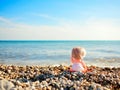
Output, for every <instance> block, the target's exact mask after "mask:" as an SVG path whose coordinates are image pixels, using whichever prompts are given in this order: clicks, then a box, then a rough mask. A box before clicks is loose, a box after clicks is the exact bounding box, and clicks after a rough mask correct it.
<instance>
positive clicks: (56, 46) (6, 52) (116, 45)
mask: <svg viewBox="0 0 120 90" xmlns="http://www.w3.org/2000/svg"><path fill="white" fill-rule="evenodd" d="M78 46H79V47H84V48H85V49H86V52H87V54H86V57H85V58H84V59H83V60H84V62H85V63H86V64H87V65H88V66H90V65H95V66H99V67H120V41H119V40H118V41H67V40H64V41H62V40H58V41H57V40H56V41H50V40H48V41H47V40H41V41H30V40H29V41H9V40H8V41H4V40H2V41H0V64H7V65H41V66H44V65H47V66H48V65H70V64H71V62H70V57H71V51H72V48H73V47H78Z"/></svg>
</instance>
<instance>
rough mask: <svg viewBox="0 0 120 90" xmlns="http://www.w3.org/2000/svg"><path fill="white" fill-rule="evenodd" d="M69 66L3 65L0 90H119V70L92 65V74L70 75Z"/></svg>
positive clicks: (1, 67) (90, 68) (90, 72)
mask: <svg viewBox="0 0 120 90" xmlns="http://www.w3.org/2000/svg"><path fill="white" fill-rule="evenodd" d="M69 69H70V66H64V65H59V66H16V65H4V64H1V65H0V90H120V67H103V68H102V67H96V66H89V67H88V70H89V72H87V73H85V74H83V73H80V72H70V71H69Z"/></svg>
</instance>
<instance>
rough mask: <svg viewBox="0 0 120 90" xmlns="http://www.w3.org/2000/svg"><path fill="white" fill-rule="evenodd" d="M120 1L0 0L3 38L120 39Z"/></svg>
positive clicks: (0, 23) (1, 33)
mask: <svg viewBox="0 0 120 90" xmlns="http://www.w3.org/2000/svg"><path fill="white" fill-rule="evenodd" d="M119 33H120V0H0V40H120V35H119Z"/></svg>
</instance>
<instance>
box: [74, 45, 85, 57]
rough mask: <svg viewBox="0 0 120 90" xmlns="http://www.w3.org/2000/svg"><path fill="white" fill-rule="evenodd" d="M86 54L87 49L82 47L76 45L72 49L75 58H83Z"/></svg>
mask: <svg viewBox="0 0 120 90" xmlns="http://www.w3.org/2000/svg"><path fill="white" fill-rule="evenodd" d="M85 55H86V51H85V49H84V48H82V47H74V48H73V49H72V57H73V58H75V59H83V57H85Z"/></svg>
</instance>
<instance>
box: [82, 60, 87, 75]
mask: <svg viewBox="0 0 120 90" xmlns="http://www.w3.org/2000/svg"><path fill="white" fill-rule="evenodd" d="M81 63H82V65H83V68H84V70H83V71H82V72H83V73H86V72H87V66H86V64H85V63H84V61H81Z"/></svg>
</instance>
